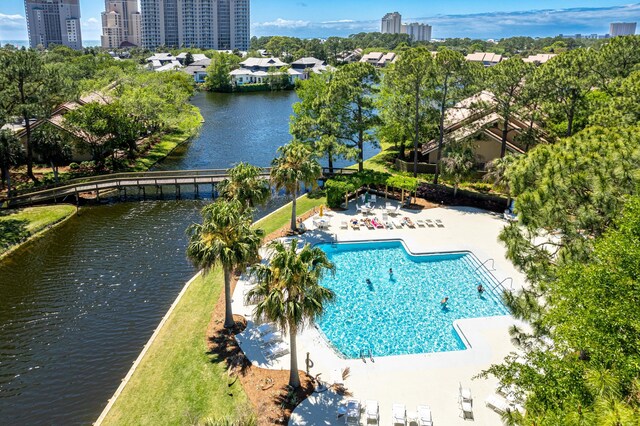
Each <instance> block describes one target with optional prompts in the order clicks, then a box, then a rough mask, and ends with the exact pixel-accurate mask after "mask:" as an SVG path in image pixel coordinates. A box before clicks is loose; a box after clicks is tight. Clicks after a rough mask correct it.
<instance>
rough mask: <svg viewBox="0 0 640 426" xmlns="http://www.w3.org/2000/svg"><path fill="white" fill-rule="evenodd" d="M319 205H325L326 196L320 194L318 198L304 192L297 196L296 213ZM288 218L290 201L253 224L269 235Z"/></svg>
mask: <svg viewBox="0 0 640 426" xmlns="http://www.w3.org/2000/svg"><path fill="white" fill-rule="evenodd" d="M320 205H325V206H326V205H327V197H325V196H322V197H319V198H309V196H308V194H305V195H303V196H302V197H300V198H298V201H297V203H296V215H297V216H300V215H301V214H304V213H306V212H307V211H309V210H311V209H313V208H315V207H319V206H320ZM290 220H291V203H289V204H287V205H286V206H284V207H282V208H280V209H278V210H276V211H275V212H273V213H271V214H270V215H269V216H266V217H264V218H262V219H260V220H259V221H257V222H256V223H255V224H254V226H255V227H257V228H261V229H263V230H264V234H265V235H269V234H270V233H272V232H273V231H277V230H278V229H280V228H282V227H283V226H285V225H287V224H289V221H290Z"/></svg>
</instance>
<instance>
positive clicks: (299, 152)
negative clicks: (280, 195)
mask: <svg viewBox="0 0 640 426" xmlns="http://www.w3.org/2000/svg"><path fill="white" fill-rule="evenodd" d="M278 152H279V153H280V156H279V157H276V158H274V160H273V161H272V163H271V165H272V166H273V167H272V168H271V182H272V183H273V185H274V186H275V187H276V189H284V190H285V191H286V192H287V194H289V195H292V196H293V202H292V206H291V231H296V229H297V228H296V198H297V197H298V191H299V190H300V184H304V185H306V186H314V185H315V184H316V181H317V180H318V178H320V176H321V175H322V167H320V163H318V160H316V158H315V156H314V155H313V153H312V152H311V150H310V149H309V147H308V146H307V145H305V144H303V143H301V142H295V141H294V142H292V143H290V144H287V145H284V146H281V147H280V148H278Z"/></svg>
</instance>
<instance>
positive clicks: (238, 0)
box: [140, 0, 251, 50]
mask: <svg viewBox="0 0 640 426" xmlns="http://www.w3.org/2000/svg"><path fill="white" fill-rule="evenodd" d="M140 5H141V8H142V46H143V47H145V48H148V49H155V48H157V47H158V46H172V47H199V48H202V49H219V50H232V49H239V50H248V49H249V39H250V30H249V26H250V12H251V5H250V0H140Z"/></svg>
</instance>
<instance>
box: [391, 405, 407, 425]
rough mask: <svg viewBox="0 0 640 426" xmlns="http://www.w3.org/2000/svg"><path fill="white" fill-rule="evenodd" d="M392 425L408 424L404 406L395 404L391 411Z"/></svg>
mask: <svg viewBox="0 0 640 426" xmlns="http://www.w3.org/2000/svg"><path fill="white" fill-rule="evenodd" d="M391 423H392V424H393V425H394V426H395V425H406V424H407V409H406V408H405V406H404V404H393V407H392V409H391Z"/></svg>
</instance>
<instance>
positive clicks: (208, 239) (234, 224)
mask: <svg viewBox="0 0 640 426" xmlns="http://www.w3.org/2000/svg"><path fill="white" fill-rule="evenodd" d="M251 213H252V212H251V211H249V210H244V209H243V208H242V205H241V203H240V202H239V201H226V200H218V201H216V202H215V203H213V204H209V205H208V206H205V207H204V208H203V209H202V212H201V214H202V224H199V223H194V224H193V225H191V226H189V228H187V235H188V236H189V246H188V247H187V256H188V257H189V259H190V260H191V262H192V263H193V264H194V265H195V266H196V267H198V268H203V269H204V270H205V272H207V271H208V270H209V269H211V268H213V267H214V266H215V265H216V264H217V263H220V265H221V266H222V269H223V270H224V298H225V319H224V326H225V327H226V328H229V327H233V325H234V324H235V322H234V320H233V311H232V309H231V275H232V274H233V271H234V269H236V268H243V267H246V266H248V265H250V264H251V263H253V262H255V261H256V260H257V259H258V249H259V248H260V245H261V243H262V238H261V237H260V235H259V233H258V231H257V230H255V229H253V228H251V222H252V215H251Z"/></svg>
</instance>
